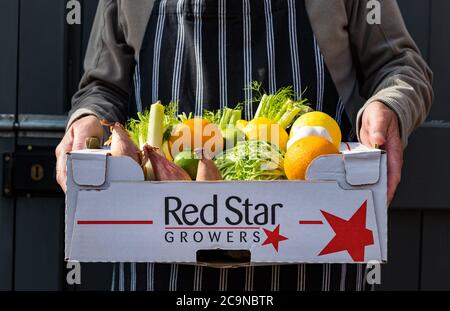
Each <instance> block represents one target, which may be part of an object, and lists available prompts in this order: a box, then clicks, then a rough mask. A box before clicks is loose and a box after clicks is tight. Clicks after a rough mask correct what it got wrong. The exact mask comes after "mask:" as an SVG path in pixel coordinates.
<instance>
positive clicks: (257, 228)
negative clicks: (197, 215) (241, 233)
mask: <svg viewBox="0 0 450 311" xmlns="http://www.w3.org/2000/svg"><path fill="white" fill-rule="evenodd" d="M165 229H166V230H209V229H210V230H259V229H260V227H208V226H206V227H166V228H165Z"/></svg>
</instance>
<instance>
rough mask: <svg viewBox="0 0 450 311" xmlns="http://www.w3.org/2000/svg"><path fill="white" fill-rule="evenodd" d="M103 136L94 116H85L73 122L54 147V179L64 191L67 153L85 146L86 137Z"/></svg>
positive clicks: (98, 122)
mask: <svg viewBox="0 0 450 311" xmlns="http://www.w3.org/2000/svg"><path fill="white" fill-rule="evenodd" d="M89 137H98V138H100V140H101V138H102V137H103V128H102V125H101V124H100V121H99V120H98V119H97V117H95V116H86V117H82V118H80V119H78V120H77V121H75V122H73V123H72V125H71V126H70V128H69V129H68V130H67V132H66V134H65V135H64V137H63V139H62V140H61V142H60V143H59V145H58V146H57V147H56V150H55V155H56V180H57V181H58V184H59V185H60V186H61V188H62V189H63V191H64V192H66V190H67V189H66V180H67V172H66V159H67V153H69V152H71V151H75V150H80V149H85V148H86V138H89Z"/></svg>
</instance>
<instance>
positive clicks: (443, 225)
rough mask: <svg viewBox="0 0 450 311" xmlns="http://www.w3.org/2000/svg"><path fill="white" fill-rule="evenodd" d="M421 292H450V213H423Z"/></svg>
mask: <svg viewBox="0 0 450 311" xmlns="http://www.w3.org/2000/svg"><path fill="white" fill-rule="evenodd" d="M422 264H423V265H422V282H421V289H422V290H447V291H448V290H450V282H449V280H450V211H442V212H432V211H429V212H424V218H423V248H422Z"/></svg>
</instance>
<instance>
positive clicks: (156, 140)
mask: <svg viewBox="0 0 450 311" xmlns="http://www.w3.org/2000/svg"><path fill="white" fill-rule="evenodd" d="M164 117H165V115H164V106H163V105H161V102H156V103H154V104H153V105H151V107H150V116H149V121H148V129H147V144H149V145H150V146H152V147H155V148H158V149H159V150H160V151H161V147H162V144H163V134H164V131H163V130H164Z"/></svg>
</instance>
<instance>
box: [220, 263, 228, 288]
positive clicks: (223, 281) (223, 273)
mask: <svg viewBox="0 0 450 311" xmlns="http://www.w3.org/2000/svg"><path fill="white" fill-rule="evenodd" d="M227 284H228V269H227V268H221V269H220V275H219V291H222V292H223V291H226V290H227V288H228V286H227Z"/></svg>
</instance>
